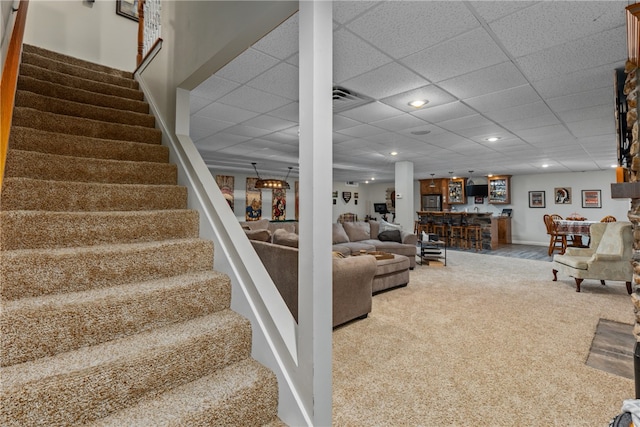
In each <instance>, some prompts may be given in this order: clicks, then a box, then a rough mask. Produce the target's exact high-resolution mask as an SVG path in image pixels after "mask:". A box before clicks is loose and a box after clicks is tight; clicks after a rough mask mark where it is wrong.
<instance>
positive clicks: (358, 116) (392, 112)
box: [340, 102, 402, 123]
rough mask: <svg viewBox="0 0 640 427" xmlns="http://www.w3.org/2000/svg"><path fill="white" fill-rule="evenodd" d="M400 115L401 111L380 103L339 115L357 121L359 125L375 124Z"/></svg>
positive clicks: (373, 103)
mask: <svg viewBox="0 0 640 427" xmlns="http://www.w3.org/2000/svg"><path fill="white" fill-rule="evenodd" d="M401 114H402V111H399V110H397V109H395V108H393V107H390V106H388V105H385V104H383V103H381V102H372V103H370V104H366V105H363V106H361V107H356V108H353V109H351V110H348V111H343V112H342V113H340V115H342V116H344V117H347V118H350V119H353V120H358V121H359V122H361V123H369V122H375V121H377V120H383V119H386V118H390V117H393V116H399V115H401Z"/></svg>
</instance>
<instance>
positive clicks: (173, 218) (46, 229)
mask: <svg viewBox="0 0 640 427" xmlns="http://www.w3.org/2000/svg"><path fill="white" fill-rule="evenodd" d="M198 218H199V214H198V212H197V211H195V210H192V209H166V210H155V211H153V210H151V211H149V210H145V211H111V212H104V211H94V212H91V211H90V212H77V211H33V210H25V211H22V210H17V211H7V210H5V211H0V234H2V239H1V240H0V250H15V249H44V248H60V247H78V246H95V245H105V244H114V243H139V242H145V241H160V240H166V239H180V238H194V237H198V225H199V224H198Z"/></svg>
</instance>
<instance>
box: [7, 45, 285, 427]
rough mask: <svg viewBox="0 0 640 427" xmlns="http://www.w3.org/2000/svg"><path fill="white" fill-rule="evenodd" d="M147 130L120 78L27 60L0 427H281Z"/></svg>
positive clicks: (14, 172)
mask: <svg viewBox="0 0 640 427" xmlns="http://www.w3.org/2000/svg"><path fill="white" fill-rule="evenodd" d="M154 124H155V119H154V117H153V116H151V115H149V106H148V105H147V103H146V102H144V101H143V95H142V92H140V91H139V90H138V88H137V82H136V81H135V80H133V78H132V76H131V74H130V73H126V72H121V71H117V70H113V69H110V68H107V67H104V66H100V65H96V64H91V63H87V62H85V61H81V60H78V59H74V58H71V57H68V56H64V55H60V54H57V53H54V52H51V51H47V50H43V49H40V48H36V47H33V46H26V45H25V46H24V52H23V56H22V65H21V69H20V77H19V81H18V93H17V95H16V108H15V113H14V118H13V124H12V129H11V137H10V142H9V151H8V157H7V163H6V172H5V178H4V183H3V189H2V193H1V195H0V204H1V205H0V208H1V210H0V257H1V258H0V262H1V263H0V285H1V287H0V290H1V297H2V300H1V303H2V306H1V313H0V328H1V333H2V336H1V340H2V341H1V344H2V348H1V365H2V367H1V368H0V390H1V401H0V425H2V426H14V425H15V426H17V425H19V426H31V425H38V426H45V425H46V426H54V425H80V424H90V425H100V426H103V425H104V426H124V425H126V426H134V425H136V426H145V427H146V426H160V425H185V426H205V425H206V426H211V425H220V426H221V425H224V426H229V425H247V426H259V425H267V424H268V425H272V426H276V425H283V424H282V423H281V422H280V421H279V419H278V418H277V405H278V403H277V401H278V389H277V383H276V378H275V376H274V375H273V373H272V372H270V371H269V370H268V369H266V368H265V367H263V366H262V365H260V364H259V363H258V362H256V361H255V360H253V359H252V358H251V356H250V353H251V327H250V324H249V322H248V321H247V320H246V319H244V318H243V317H241V316H240V315H238V314H237V313H235V312H233V311H231V310H230V308H229V307H230V299H231V289H230V281H229V278H228V277H227V276H225V275H224V274H221V273H218V272H216V271H214V270H213V244H212V242H210V241H205V240H202V239H200V238H199V237H198V214H197V212H195V211H192V210H189V209H187V208H186V207H187V190H186V188H184V187H180V186H178V185H177V170H176V167H175V165H172V164H169V163H168V158H169V154H168V149H167V148H166V147H164V146H162V145H160V143H161V134H160V131H159V130H157V129H155V128H154Z"/></svg>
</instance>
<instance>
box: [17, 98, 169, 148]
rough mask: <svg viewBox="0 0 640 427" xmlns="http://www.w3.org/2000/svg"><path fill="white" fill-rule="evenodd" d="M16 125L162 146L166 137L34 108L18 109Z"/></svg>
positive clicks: (152, 130)
mask: <svg viewBox="0 0 640 427" xmlns="http://www.w3.org/2000/svg"><path fill="white" fill-rule="evenodd" d="M13 114H14V115H13V122H12V123H15V124H16V125H18V126H22V127H31V128H35V129H43V128H46V129H47V130H48V131H53V132H59V133H68V134H71V135H79V134H80V135H85V136H91V137H94V138H103V139H113V140H122V141H134V142H145V143H148V144H160V143H161V142H162V133H161V131H160V130H159V129H155V128H150V127H145V126H136V125H126V124H121V123H109V122H104V121H101V120H94V119H86V118H82V117H73V116H65V115H64V114H56V113H50V112H47V111H41V110H38V109H35V108H30V107H19V106H17V107H15V109H14V113H13Z"/></svg>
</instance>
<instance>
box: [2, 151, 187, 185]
mask: <svg viewBox="0 0 640 427" xmlns="http://www.w3.org/2000/svg"><path fill="white" fill-rule="evenodd" d="M5 177H6V178H9V177H21V178H32V179H41V180H49V181H76V182H102V183H110V184H148V185H176V184H177V182H178V169H177V167H176V165H174V164H169V163H153V162H129V161H122V160H105V159H87V158H86V157H71V156H59V155H56V154H44V153H38V152H36V151H23V150H11V149H10V150H9V151H8V155H7V162H6V165H5Z"/></svg>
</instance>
